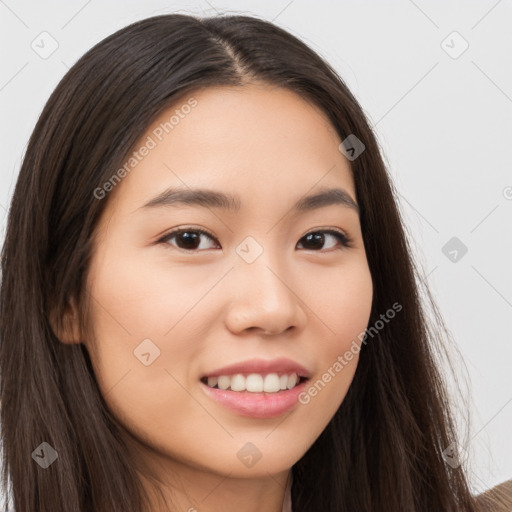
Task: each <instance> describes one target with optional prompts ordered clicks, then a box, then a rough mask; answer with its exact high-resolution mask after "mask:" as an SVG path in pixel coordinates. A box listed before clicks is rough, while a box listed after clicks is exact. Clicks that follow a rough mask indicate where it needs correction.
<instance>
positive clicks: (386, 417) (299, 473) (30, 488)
mask: <svg viewBox="0 0 512 512" xmlns="http://www.w3.org/2000/svg"><path fill="white" fill-rule="evenodd" d="M251 81H260V82H265V83H268V84H271V85H273V86H276V87H283V88H287V89H289V90H291V91H294V92H295V93H297V94H299V95H300V96H302V97H304V98H305V99H307V100H309V101H311V102H313V103H314V104H315V105H316V106H317V107H319V108H320V109H321V110H322V111H324V112H325V114H326V115H327V116H328V117H329V119H330V121H331V123H332V125H333V126H334V127H335V129H336V130H337V133H338V134H339V136H340V138H341V140H345V139H346V137H348V136H349V135H351V134H354V135H356V136H357V138H358V139H359V140H360V141H361V142H362V143H363V144H364V146H365V150H364V151H363V152H362V153H361V154H360V156H359V157H358V158H356V159H355V160H353V161H351V168H352V172H353V177H354V182H355V189H356V195H357V200H358V203H359V206H360V222H361V228H362V233H363V239H364V244H365V249H366V254H367V259H368V264H369V267H370V272H371V275H372V279H373V286H374V297H373V304H372V311H371V316H370V322H369V325H374V324H375V323H376V322H377V321H378V320H379V318H380V316H379V315H381V314H382V313H383V312H384V311H386V310H387V309H388V308H389V307H390V305H391V304H393V303H395V302H397V303H399V304H401V305H402V307H403V309H402V310H401V311H400V313H399V314H397V315H396V317H395V318H394V319H393V321H391V322H389V323H388V324H387V325H386V327H385V328H384V329H382V330H380V331H379V332H378V333H377V335H375V336H372V339H368V342H367V343H365V344H364V346H363V347H362V350H361V353H360V360H359V364H358V368H357V371H356V374H355V376H354V379H353V381H352V384H351V387H350V389H349V391H348V393H347V395H346V397H345V400H344V401H343V403H342V405H341V406H340V408H339V410H338V411H337V412H336V414H335V415H334V417H333V418H332V420H331V422H330V423H329V424H328V426H327V427H326V429H325V430H324V431H323V433H322V434H321V435H320V437H319V438H318V439H317V440H316V441H315V443H314V444H313V445H312V447H311V448H310V449H309V450H308V451H307V453H305V454H304V456H303V457H302V458H301V459H300V460H299V461H298V462H297V463H296V464H295V465H294V466H293V486H292V503H293V510H294V512H309V511H311V512H318V511H320V510H322V511H330V512H335V511H336V512H339V511H358V512H370V511H371V512H376V511H389V512H398V511H407V512H420V511H421V512H432V511H436V512H438V511H444V512H456V511H457V512H461V511H465V512H466V511H467V512H472V511H474V510H475V509H474V504H473V501H474V500H473V499H472V497H471V494H470V490H469V487H468V483H467V479H466V476H465V473H464V470H463V467H462V466H460V465H458V464H447V462H446V457H445V456H444V455H443V452H444V451H445V450H446V449H447V448H448V447H449V446H450V445H453V443H455V444H456V443H457V433H456V430H457V429H456V427H455V423H454V419H453V418H452V412H451V411H450V409H449V408H448V405H447V403H448V397H447V392H446V383H445V382H444V379H443V377H442V372H441V371H440V369H439V368H440V367H439V361H440V356H441V355H443V354H444V353H445V351H444V348H443V347H444V346H445V340H447V339H448V338H449V337H448V333H447V330H446V328H444V327H443V322H442V318H441V315H440V314H439V312H438V311H437V310H436V308H435V305H434V304H433V301H432V299H431V297H430V295H429V293H428V289H426V293H425V294H424V295H422V293H421V292H422V290H421V286H420V282H421V276H420V273H419V272H418V269H417V267H416V266H415V264H414V262H413V260H412V257H411V250H410V246H409V242H408V240H407V237H406V234H405V231H404V227H403V223H402V220H401V216H400V213H399V209H398V206H397V204H398V203H397V199H396V196H397V194H396V192H395V190H394V189H393V186H392V183H391V180H390V178H389V176H388V172H387V170H386V166H385V164H384V161H383V157H382V155H381V154H380V149H379V145H378V143H377V140H376V137H375V135H374V134H373V132H372V129H371V126H370V124H369V122H368V120H367V119H366V117H365V114H364V112H363V110H362V108H361V106H360V105H359V104H358V102H357V100H356V99H355V98H354V96H353V95H352V94H351V92H350V91H349V89H348V88H347V86H346V85H345V83H344V82H343V80H342V79H341V78H340V77H339V76H338V75H337V73H336V72H335V71H334V70H333V69H332V68H331V67H330V66H329V64H327V63H326V62H325V61H324V60H323V59H322V58H320V57H319V56H318V55H317V54H316V53H314V52H313V51H312V50H311V49H309V48H308V47H307V46H306V45H305V44H304V43H302V42H301V41H300V40H298V39H297V38H295V37H294V36H292V35H290V34H289V33H287V32H286V31H284V30H282V29H280V28H278V27H276V26H274V25H273V24H271V23H269V22H266V21H263V20H260V19H257V18H252V17H247V16H218V17H212V18H203V19H199V18H196V17H192V16H186V15H177V14H175V15H164V16H157V17H152V18H148V19H145V20H142V21H139V22H137V23H134V24H132V25H130V26H128V27H126V28H123V29H122V30H119V31H118V32H116V33H115V34H113V35H111V36H109V37H107V38H106V39H104V40H103V41H101V42H100V43H98V44H97V45H96V46H95V47H94V48H92V49H91V50H89V51H88V52H87V53H86V54H85V55H84V56H83V57H82V58H81V59H80V60H79V61H78V62H77V63H76V64H75V65H74V66H73V67H72V68H71V69H70V70H69V72H68V73H67V74H66V75H65V76H64V78H63V79H62V80H61V82H60V83H59V85H58V86H57V88H56V89H55V91H54V92H53V94H52V95H51V97H50V99H49V100H48V102H47V104H46V106H45V108H44V110H43V112H42V114H41V116H40V118H39V120H38V122H37V124H36V126H35V129H34V131H33V133H32V136H31V138H30V141H29V144H28V147H27V151H26V154H25V157H24V160H23V164H22V167H21V170H20V173H19V177H18V180H17V184H16V188H15V191H14V196H13V198H12V203H11V207H10V211H9V217H8V225H7V233H6V238H5V244H4V247H3V251H2V259H1V266H2V284H1V294H0V300H1V304H0V308H1V309H0V340H1V347H0V372H1V388H0V400H1V427H2V432H1V435H2V444H3V463H4V465H3V482H4V487H5V488H6V490H8V491H10V496H11V498H12V500H13V503H14V506H15V508H16V512H34V511H40V512H56V511H57V510H60V511H62V512H85V511H92V510H94V511H105V512H117V511H119V512H121V511H122V512H127V511H133V512H143V511H145V512H147V510H148V509H147V505H148V502H147V500H146V498H145V494H144V492H143V489H142V486H141V484H140V482H139V480H138V478H137V475H136V473H135V472H134V469H133V467H134V466H133V464H132V462H131V461H130V458H129V457H130V456H129V453H128V451H127V450H126V449H125V446H123V444H122V441H121V436H120V435H119V432H120V429H121V427H120V425H119V424H118V423H117V421H116V419H115V418H114V417H113V415H112V414H111V413H110V411H109V410H108V408H107V407H106V405H105V402H104V400H103V398H102V396H101V394H100V392H99V389H98V386H97V384H96V380H95V376H94V373H93V370H92V367H91V364H90V359H89V356H88V353H87V350H86V349H85V348H84V345H83V344H78V345H70V344H65V343H61V342H59V340H58V338H57V337H56V335H55V331H54V330H53V329H52V326H54V323H52V319H54V320H53V322H57V323H58V322H59V319H61V318H62V317H63V313H64V312H65V311H66V310H67V308H68V307H69V304H70V303H71V301H75V302H76V304H77V305H78V310H79V312H80V316H81V318H80V321H81V323H82V325H83V328H84V330H86V328H87V322H88V316H87V305H88V300H90V298H89V296H88V294H87V290H86V289H85V285H84V283H85V282H86V275H87V270H88V264H89V261H90V257H91V240H92V237H93V235H94V233H95V231H94V230H95V226H96V225H97V222H98V219H99V217H100V215H101V214H102V212H103V210H104V208H105V205H106V203H107V201H108V197H106V198H104V199H102V200H98V198H97V197H96V195H95V194H94V191H95V190H96V189H97V188H98V187H101V186H102V184H104V183H105V182H106V181H107V180H108V179H109V178H110V177H111V176H112V170H115V169H118V168H119V167H120V166H122V164H123V162H124V159H125V157H126V155H127V154H128V153H129V151H130V149H131V148H132V147H133V145H134V144H135V143H136V141H137V140H138V139H139V138H140V136H141V135H142V134H143V133H144V130H145V129H146V128H147V127H148V126H149V125H150V123H151V122H152V120H154V119H155V117H156V116H157V115H158V114H159V113H160V112H162V110H163V109H165V108H167V107H168V106H169V105H171V104H172V103H174V102H175V101H176V98H178V97H179V96H182V95H184V94H188V93H191V92H193V91H194V90H195V89H197V88H199V87H201V88H202V87H208V86H222V85H239V86H240V85H242V86H243V84H245V83H248V82H251ZM425 304H427V305H431V306H433V307H432V308H431V312H433V316H432V318H431V319H430V320H429V319H428V318H427V317H428V314H427V309H426V307H425ZM435 326H437V327H435ZM43 442H46V443H48V445H50V446H51V447H52V448H54V449H55V451H56V452H57V454H58V463H54V464H51V465H50V466H49V467H48V468H46V469H42V467H41V466H40V465H39V464H36V463H35V462H34V460H33V456H32V454H33V452H34V451H35V450H36V449H37V448H39V449H41V448H40V445H41V443H43Z"/></svg>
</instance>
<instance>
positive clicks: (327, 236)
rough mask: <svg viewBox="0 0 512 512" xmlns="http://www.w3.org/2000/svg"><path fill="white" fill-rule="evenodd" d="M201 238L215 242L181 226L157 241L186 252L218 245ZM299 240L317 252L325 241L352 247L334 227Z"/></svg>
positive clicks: (209, 236) (202, 233)
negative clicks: (204, 241)
mask: <svg viewBox="0 0 512 512" xmlns="http://www.w3.org/2000/svg"><path fill="white" fill-rule="evenodd" d="M202 238H205V239H208V240H210V242H216V239H215V237H214V236H213V235H212V234H211V233H210V232H208V231H206V230H205V229H199V228H181V229H176V230H174V231H171V232H170V233H168V234H166V235H165V236H164V237H162V238H161V239H160V240H158V243H162V244H167V245H172V246H174V247H176V248H178V249H181V250H183V251H188V252H192V251H200V250H207V249H212V248H215V245H217V247H218V243H217V244H215V243H214V244H210V247H208V242H206V243H203V240H202ZM301 240H303V242H301ZM301 240H299V242H298V245H299V244H302V245H303V246H304V245H305V246H306V247H305V249H309V250H313V251H317V252H318V249H322V248H324V249H325V247H323V246H324V245H325V244H326V243H328V245H329V247H327V249H333V246H334V250H336V241H337V242H338V244H339V245H340V246H341V247H338V248H347V247H352V245H351V243H352V240H351V239H350V238H349V237H348V236H347V235H345V234H344V233H342V232H341V231H337V230H334V229H327V230H318V231H311V232H310V233H308V234H307V235H304V236H303V237H302V238H301Z"/></svg>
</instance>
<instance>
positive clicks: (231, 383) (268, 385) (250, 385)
mask: <svg viewBox="0 0 512 512" xmlns="http://www.w3.org/2000/svg"><path fill="white" fill-rule="evenodd" d="M298 382H299V376H298V375H297V374H296V373H290V374H289V375H286V374H284V375H281V376H279V375H278V374H277V373H269V374H267V375H265V376H263V375H260V374H259V373H251V374H249V375H247V376H244V375H242V374H240V373H238V374H236V375H232V376H229V375H220V376H219V377H208V386H210V387H211V388H214V387H218V389H223V390H226V389H230V390H231V391H249V392H251V393H261V392H262V391H264V392H265V393H277V392H279V391H282V390H285V389H292V388H294V387H295V386H296V385H297V383H298Z"/></svg>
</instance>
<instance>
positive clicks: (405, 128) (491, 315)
mask: <svg viewBox="0 0 512 512" xmlns="http://www.w3.org/2000/svg"><path fill="white" fill-rule="evenodd" d="M171 12H182V13H186V14H197V15H204V16H209V15H214V14H216V13H217V12H224V13H226V12H229V13H233V14H234V13H240V14H253V15H257V16H260V17H263V18H265V19H267V20H270V21H274V22H275V23H276V24H278V25H280V26H281V27H283V28H285V29H287V30H289V31H290V32H292V33H293V34H295V35H296V36H298V37H299V38H301V39H302V40H303V41H305V42H306V43H307V44H309V45H310V46H311V47H312V48H313V49H314V50H316V51H317V52H318V53H320V54H321V55H322V56H324V57H325V58H326V59H327V60H328V61H329V62H330V63H331V64H332V65H333V66H334V67H335V68H336V70H337V71H338V72H339V73H340V74H341V76H342V78H343V79H344V80H345V82H346V83H347V85H348V86H349V88H350V89H351V90H352V92H353V93H354V94H355V96H356V97H357V99H358V100H359V102H360V103H361V105H362V106H363V108H364V110H365V112H366V113H367V115H368V116H369V119H370V121H371V122H372V124H373V125H374V129H375V132H376V135H377V137H378V139H379V142H380V144H381V146H382V148H383V151H384V154H385V156H386V158H387V161H388V165H389V168H390V172H391V175H392V176H393V179H394V183H395V185H396V187H397V190H398V192H399V194H400V201H401V205H400V206H401V210H402V213H403V215H404V217H405V219H406V222H407V226H408V231H409V233H410V236H411V238H412V239H413V243H414V246H415V248H416V249H415V251H416V257H417V259H418V263H419V265H420V267H421V268H422V269H423V275H424V279H425V282H427V283H428V285H429V286H430V288H431V290H432V292H433V294H434V297H435V298H436V299H437V303H438V305H439V307H440V310H441V312H442V314H443V315H444V318H445V320H446V322H447V325H448V327H449V329H450V332H451V334H452V336H453V338H454V340H455V342H456V344H457V346H458V347H459V349H460V352H461V354H462V356H463V358H464V361H465V364H466V366H467V371H468V372H469V377H470V383H471V384H470V385H471V387H470V396H471V404H472V406H471V414H472V419H473V424H472V429H471V431H470V433H469V435H468V437H467V438H466V440H467V442H468V444H467V447H466V448H467V453H468V456H469V458H468V463H469V467H470V479H471V482H472V486H473V490H474V491H475V493H476V492H480V491H482V490H484V489H486V488H489V487H491V486H493V485H495V484H497V483H499V482H502V481H504V480H507V479H510V478H512V460H511V457H510V455H511V454H512V436H511V435H510V432H512V428H511V427H512V376H511V373H512V372H511V371H510V364H511V361H512V345H511V343H510V342H511V330H512V329H511V327H512V279H511V277H512V276H511V275H512V266H511V255H512V250H511V249H512V229H511V220H512V173H511V168H512V167H511V164H512V154H511V145H512V144H511V141H512V70H511V67H510V66H511V64H510V63H511V62H512V59H511V49H512V30H511V21H512V4H511V1H510V0H509V1H506V0H500V1H495V0H489V1H478V2H475V1H472V2H468V1H464V2H462V1H461V2H453V1H450V2H447V1H442V2H441V1H436V2H433V1H431V2H427V1H425V0H423V1H420V0H417V1H413V0H397V1H393V2H391V1H386V2H384V1H379V2H377V1H372V2H370V1H359V2H355V1H353V2H348V1H341V2H327V1H316V2H314V3H313V2H306V1H304V0H292V1H290V0H281V1H274V2H270V1H259V2H256V1H254V2H252V1H245V2H234V1H213V0H211V1H210V0H208V1H206V0H205V1H198V2H185V1H183V2H163V1H157V0H153V1H145V2H136V1H123V2H120V1H119V2H114V1H112V2H108V3H107V2H100V1H98V0H89V1H86V0H84V1H60V2H58V1H45V2H37V1H25V2H15V1H14V0H3V1H2V0H0V52H1V56H0V62H1V63H2V65H1V67H0V108H1V117H0V130H1V131H0V141H1V152H0V219H1V220H0V226H1V229H2V240H3V233H4V230H5V223H6V211H7V208H8V204H9V201H10V197H11V194H12V191H13V187H14V183H15V180H16V176H17V173H18V171H19V167H20V163H21V159H22V156H23V153H24V150H25V147H26V144H27V141H28V138H29V135H30V133H31V131H32V129H33V127H34V124H35V122H36V120H37V118H38V115H39V113H40V112H41V109H42V107H43V105H44V103H45V102H46V100H47V99H48V97H49V95H50V94H51V92H52V91H53V89H54V88H55V86H56V85H57V83H58V82H59V80H60V79H61V78H62V76H63V75H64V73H65V72H66V71H67V69H68V68H69V67H70V66H71V65H72V64H73V63H74V62H76V60H77V59H78V58H79V57H80V56H81V55H82V54H83V53H85V52H86V51H87V50H88V49H90V48H91V47H92V46H93V45H94V44H95V43H97V42H98V41H100V40H101V39H103V38H104V37H106V36H107V35H109V34H111V33H113V32H114V31H116V30H118V29H120V28H122V27H124V26H126V25H128V24H129V23H131V22H134V21H136V20H139V19H141V18H145V17H148V16H152V15H157V14H163V13H171ZM466 47H467V48H466ZM53 50H54V51H53ZM51 51H53V53H51V54H49V53H50V52H51ZM454 237H455V240H452V239H453V238H454ZM447 244H448V245H447ZM464 247H465V249H464ZM465 250H467V252H465V254H464V251H465ZM454 251H455V252H454ZM445 371H446V372H449V370H448V369H445ZM457 371H458V370H457ZM448 377H451V375H448ZM27 456H30V454H28V455H27Z"/></svg>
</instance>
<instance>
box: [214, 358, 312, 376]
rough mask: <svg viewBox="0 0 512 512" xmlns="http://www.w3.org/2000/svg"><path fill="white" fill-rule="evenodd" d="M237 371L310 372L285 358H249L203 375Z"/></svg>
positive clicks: (227, 373) (300, 374)
mask: <svg viewBox="0 0 512 512" xmlns="http://www.w3.org/2000/svg"><path fill="white" fill-rule="evenodd" d="M237 373H246V374H249V373H260V374H268V373H281V374H284V373H288V374H289V373H296V374H297V375H298V376H299V377H305V378H309V375H310V372H309V371H308V370H307V369H306V368H304V366H302V365H301V364H299V363H296V362H295V361H292V360H291V359H287V358H279V359H272V360H266V359H250V360H247V361H241V362H239V363H234V364H230V365H228V366H223V367H222V368H217V369H216V370H213V371H211V372H209V373H207V374H206V375H204V377H219V376H221V375H236V374H237Z"/></svg>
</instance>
